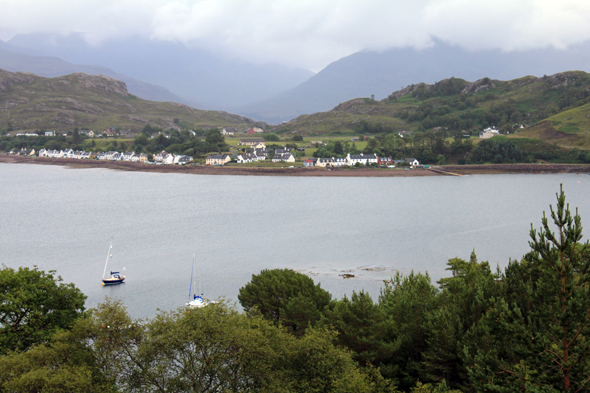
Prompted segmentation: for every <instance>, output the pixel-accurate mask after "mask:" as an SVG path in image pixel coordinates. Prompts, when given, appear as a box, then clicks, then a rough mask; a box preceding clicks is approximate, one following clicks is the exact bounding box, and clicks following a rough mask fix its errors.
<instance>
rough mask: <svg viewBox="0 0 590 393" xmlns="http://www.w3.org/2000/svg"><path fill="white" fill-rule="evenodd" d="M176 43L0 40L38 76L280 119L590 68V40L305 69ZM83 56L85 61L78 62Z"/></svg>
mask: <svg viewBox="0 0 590 393" xmlns="http://www.w3.org/2000/svg"><path fill="white" fill-rule="evenodd" d="M254 60H255V59H252V61H243V60H238V59H235V58H228V57H225V56H222V55H220V54H218V53H214V52H212V51H206V50H202V49H195V48H188V47H187V46H185V45H183V44H181V43H178V42H163V41H154V40H149V39H143V38H139V37H135V38H128V39H125V40H122V41H107V42H104V43H102V44H100V45H97V46H92V45H89V44H88V43H86V41H85V40H84V39H83V37H82V36H80V35H69V36H59V35H40V34H27V35H17V36H15V37H13V38H12V39H11V40H10V41H9V42H8V43H3V42H1V41H0V68H4V69H6V70H9V71H27V72H33V73H36V74H39V75H43V76H57V75H66V74H69V73H72V72H84V73H89V74H95V75H96V74H103V75H107V76H111V77H113V78H117V79H120V80H123V81H124V82H125V83H126V84H127V86H128V89H129V91H130V92H131V93H132V94H134V95H137V96H139V97H142V98H145V99H149V100H155V101H175V102H180V103H184V104H188V105H191V106H194V107H197V108H200V109H216V110H224V111H228V112H232V113H237V114H240V115H242V116H246V117H249V118H252V119H255V120H260V121H265V122H267V123H272V124H279V123H282V122H283V121H287V120H290V119H293V118H295V117H297V116H299V115H302V114H313V113H317V112H323V111H328V110H330V109H332V108H334V107H336V106H338V105H339V104H340V103H343V102H346V101H348V100H351V99H354V98H358V97H373V98H375V99H377V100H380V99H383V98H385V97H387V96H388V95H390V94H391V93H392V92H394V91H397V90H400V89H402V88H403V87H405V86H408V85H411V84H417V83H421V82H425V83H435V82H437V81H440V80H442V79H445V78H449V77H453V76H454V77H456V78H462V79H465V80H472V81H475V80H478V79H481V78H484V77H490V78H493V79H500V80H510V79H515V78H519V77H522V76H525V75H532V76H536V77H542V76H543V75H552V74H555V73H558V72H562V71H567V70H581V71H590V43H589V42H585V43H582V44H579V45H577V46H574V47H571V48H569V49H567V50H559V49H554V48H543V49H536V50H528V51H518V52H504V51H501V50H485V51H468V50H466V49H463V48H461V47H459V46H454V45H449V44H447V43H444V42H441V41H434V44H433V45H432V46H431V47H429V48H425V49H422V50H417V49H414V48H396V49H390V50H387V51H382V52H376V51H361V52H357V53H354V54H352V55H350V56H347V57H345V58H342V59H340V60H337V61H335V62H333V63H331V64H330V65H328V66H327V67H326V68H324V69H323V70H321V71H320V72H318V73H317V74H315V75H314V74H313V73H312V72H310V71H306V70H302V69H294V68H289V67H285V66H280V65H277V64H257V63H256V62H255V61H254ZM80 64H89V65H80Z"/></svg>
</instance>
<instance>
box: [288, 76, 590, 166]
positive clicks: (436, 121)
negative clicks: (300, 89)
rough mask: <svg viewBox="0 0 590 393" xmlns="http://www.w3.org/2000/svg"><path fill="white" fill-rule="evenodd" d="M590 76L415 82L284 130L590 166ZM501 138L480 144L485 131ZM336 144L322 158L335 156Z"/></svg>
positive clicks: (444, 154) (398, 151) (448, 157)
mask: <svg viewBox="0 0 590 393" xmlns="http://www.w3.org/2000/svg"><path fill="white" fill-rule="evenodd" d="M589 101H590V75H589V74H586V73H584V72H577V71H576V72H566V73H560V74H555V75H552V76H545V77H542V78H535V77H525V78H520V79H515V80H512V81H498V80H491V79H489V78H484V79H481V80H478V81H476V82H467V81H465V80H462V79H457V78H450V79H445V80H443V81H440V82H437V83H435V84H433V85H427V84H424V83H421V84H417V85H412V86H408V87H406V88H404V89H402V90H400V91H397V92H394V93H392V94H391V95H390V96H389V97H388V98H387V99H384V100H382V101H375V100H373V99H371V98H359V99H355V100H352V101H348V102H345V103H342V104H340V105H339V106H337V107H336V108H334V109H333V110H331V111H329V112H323V113H316V114H313V115H305V116H300V117H298V118H297V119H294V120H292V121H291V122H288V123H286V124H284V125H282V126H280V127H279V129H278V130H277V133H286V134H287V135H291V134H302V135H364V136H367V135H376V136H375V137H374V138H371V140H370V141H369V146H367V148H366V149H364V151H363V152H364V153H368V154H372V153H374V154H378V155H384V156H392V157H394V158H397V159H403V158H404V157H416V158H418V159H419V160H420V162H421V163H424V164H445V163H460V164H465V163H483V162H496V163H516V162H535V161H537V162H538V161H551V162H571V163H590V155H589V153H588V150H590V127H589V126H590V124H589V122H588V120H587V115H588V114H589V113H588V112H590V105H588V102H589ZM487 127H496V128H497V130H498V131H499V133H500V135H499V136H498V137H495V138H493V139H492V140H487V141H483V142H482V143H481V144H480V139H479V133H480V132H481V131H483V130H484V129H485V128H487ZM335 153H336V152H335V147H334V146H331V147H330V146H328V148H327V149H325V152H323V153H319V154H320V155H319V156H320V157H324V156H325V157H330V156H338V154H337V153H336V155H334V154H335Z"/></svg>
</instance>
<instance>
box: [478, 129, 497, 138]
mask: <svg viewBox="0 0 590 393" xmlns="http://www.w3.org/2000/svg"><path fill="white" fill-rule="evenodd" d="M499 134H500V132H499V131H498V130H497V129H496V127H488V128H486V129H485V130H483V131H482V132H480V133H479V137H480V138H481V139H489V138H491V137H493V136H496V135H499Z"/></svg>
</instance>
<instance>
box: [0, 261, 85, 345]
mask: <svg viewBox="0 0 590 393" xmlns="http://www.w3.org/2000/svg"><path fill="white" fill-rule="evenodd" d="M54 274H55V271H49V272H48V273H45V272H43V271H41V270H38V269H37V268H36V267H35V268H33V269H29V268H27V267H20V268H19V269H18V270H14V269H11V268H9V267H6V266H4V265H3V266H2V270H0V354H3V353H6V352H7V351H14V350H19V351H22V350H25V349H27V348H29V347H30V346H32V345H34V344H42V343H45V342H47V341H49V339H50V338H51V335H52V334H53V333H55V332H57V331H59V330H60V329H67V328H69V327H71V325H72V324H73V323H74V321H75V320H76V319H77V318H78V317H80V316H81V315H82V312H83V311H84V301H85V300H86V296H85V295H84V294H83V293H82V292H80V290H79V289H78V288H76V287H75V286H74V284H63V283H60V282H61V277H59V276H58V277H55V276H54Z"/></svg>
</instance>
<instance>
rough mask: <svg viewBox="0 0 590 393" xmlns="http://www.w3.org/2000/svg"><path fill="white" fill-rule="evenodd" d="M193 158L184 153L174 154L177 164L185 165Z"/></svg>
mask: <svg viewBox="0 0 590 393" xmlns="http://www.w3.org/2000/svg"><path fill="white" fill-rule="evenodd" d="M192 160H193V158H192V157H191V156H184V155H182V154H179V155H177V156H174V163H175V164H177V165H184V164H186V163H187V162H189V161H192Z"/></svg>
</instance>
